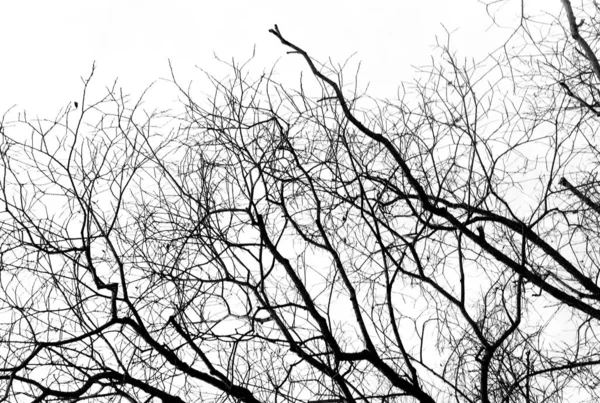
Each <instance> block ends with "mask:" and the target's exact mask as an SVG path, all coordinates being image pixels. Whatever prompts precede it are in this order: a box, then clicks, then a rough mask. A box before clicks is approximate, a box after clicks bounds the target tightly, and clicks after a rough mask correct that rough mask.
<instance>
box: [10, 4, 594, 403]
mask: <svg viewBox="0 0 600 403" xmlns="http://www.w3.org/2000/svg"><path fill="white" fill-rule="evenodd" d="M495 3H497V2H492V4H491V5H490V6H493V5H494V4H495ZM562 5H563V8H564V11H563V14H561V15H560V16H558V17H557V19H556V20H554V22H553V23H552V24H551V25H546V26H549V28H548V29H547V30H546V31H543V32H542V34H541V35H543V37H541V38H539V37H536V35H538V34H537V33H536V32H538V31H536V30H535V29H534V28H537V27H539V26H540V25H537V24H539V22H535V21H533V20H531V19H528V18H527V16H526V15H525V14H523V18H522V23H521V25H520V27H519V29H518V30H517V31H516V32H515V35H514V36H513V37H512V39H511V41H512V42H511V41H509V42H507V44H506V46H505V47H503V48H502V49H501V50H500V51H499V52H495V53H492V56H491V57H490V58H488V59H486V60H484V61H483V62H481V63H478V64H475V63H464V64H460V63H459V61H458V57H457V56H456V54H455V53H453V52H452V51H451V49H450V47H449V45H443V46H441V47H440V52H439V57H438V59H437V60H439V62H436V64H434V65H433V66H431V67H430V68H429V69H427V70H425V71H424V72H425V73H426V74H427V75H426V77H425V79H423V80H420V81H417V82H416V83H415V84H413V85H412V86H408V85H405V86H404V87H403V90H402V92H401V97H399V99H396V100H393V101H390V100H373V99H370V98H368V97H366V96H365V95H363V94H361V93H360V91H359V89H358V88H359V87H358V86H356V87H354V90H353V89H352V87H351V86H350V85H348V84H346V85H344V84H343V83H344V79H343V75H342V71H341V70H338V69H335V68H334V67H331V66H327V65H321V64H319V63H318V62H317V61H315V60H313V59H312V58H311V57H310V56H309V54H308V53H307V52H306V51H305V50H304V49H302V48H301V47H299V46H298V45H296V44H295V43H293V42H291V41H290V40H289V39H288V38H287V37H286V36H285V35H284V33H283V32H282V31H280V29H279V28H278V27H277V26H275V27H274V28H273V29H272V30H271V33H272V34H273V35H274V38H276V39H277V40H278V41H279V42H281V44H282V45H283V46H284V47H285V48H286V49H288V50H289V51H290V53H293V54H294V55H296V56H295V57H299V58H300V59H301V60H302V61H303V63H305V64H306V65H307V66H308V68H309V69H310V71H311V73H312V75H313V78H314V80H315V81H316V82H317V83H318V84H320V86H321V87H320V88H321V93H319V94H317V95H316V96H315V95H314V94H313V93H312V92H309V91H308V90H305V88H304V86H301V87H300V89H298V90H291V89H288V88H286V87H284V86H283V85H281V84H279V83H277V82H276V81H275V80H274V78H273V75H272V73H265V74H263V75H262V76H260V77H258V78H253V77H252V76H250V75H248V74H246V73H245V72H244V66H243V65H237V64H231V65H230V67H231V69H232V71H233V75H232V76H230V79H229V80H221V79H217V78H213V77H212V76H209V78H210V79H211V80H212V84H213V86H214V90H215V93H214V96H213V97H211V98H210V99H209V100H208V101H204V100H197V98H196V97H194V96H193V95H192V93H191V92H189V91H188V90H186V89H185V88H184V87H183V86H180V85H179V84H178V82H177V80H176V77H175V75H173V84H174V85H175V86H176V87H177V88H178V89H179V91H180V94H181V98H180V100H181V106H182V110H181V111H154V112H152V113H149V112H147V111H145V110H144V109H143V104H142V99H140V100H138V101H131V100H130V99H129V98H128V97H126V96H123V95H122V94H121V93H120V92H118V91H117V90H116V88H115V87H113V88H111V89H109V91H108V93H107V95H106V96H105V97H104V98H102V99H100V100H99V101H94V102H92V101H90V100H88V97H87V96H86V92H87V88H88V86H89V85H90V80H91V78H92V76H93V71H92V75H90V77H89V78H88V79H86V80H84V88H85V89H84V93H83V97H82V99H81V100H80V102H79V106H80V108H78V109H77V110H76V111H75V110H74V109H69V108H68V109H67V110H65V111H64V113H62V114H61V115H59V116H58V117H57V118H56V119H52V120H30V119H27V118H26V117H24V118H19V119H18V120H17V121H9V120H7V118H6V117H5V118H4V119H3V121H2V125H1V138H2V143H1V150H0V156H1V158H2V179H1V181H0V187H1V191H2V193H1V196H0V199H1V201H2V213H1V218H2V221H1V223H2V224H1V227H0V228H1V229H0V237H1V239H2V242H1V247H0V258H1V260H0V270H1V271H0V282H1V286H2V293H1V294H0V295H1V297H0V298H1V301H2V302H1V305H0V306H1V309H2V314H1V316H0V318H1V319H0V320H1V321H2V325H1V327H0V328H1V334H0V346H1V354H0V357H1V358H0V381H1V382H2V390H3V391H4V392H3V393H4V395H3V400H5V401H10V402H12V401H19V402H21V401H29V400H32V401H35V402H42V401H84V400H93V401H107V402H109V401H131V402H137V401H162V402H187V401H243V402H247V403H254V402H275V401H277V402H279V401H290V402H295V401H302V402H342V401H345V402H362V401H379V400H381V401H382V402H383V401H385V402H389V401H398V402H404V401H406V402H413V401H418V402H443V401H444V402H445V401H451V400H452V401H458V402H554V401H562V400H563V399H565V398H569V397H573V395H574V394H577V395H578V398H577V400H578V401H583V400H586V399H588V400H594V399H597V398H598V385H600V377H599V376H598V368H599V364H600V341H599V339H598V335H597V332H598V320H599V319H600V302H599V301H600V285H599V280H598V273H599V270H600V268H599V267H598V263H597V262H598V261H600V259H599V256H598V251H599V242H598V233H599V228H600V225H599V223H598V220H599V218H600V204H599V203H600V202H599V201H598V200H599V199H600V197H599V195H598V189H599V187H598V182H597V180H598V179H597V173H596V170H597V167H598V161H599V159H598V158H599V155H600V153H599V152H598V148H597V147H598V144H597V140H596V134H597V131H598V124H597V123H598V116H600V103H599V101H598V98H599V97H600V92H599V91H600V90H599V88H600V87H599V82H600V68H599V67H598V59H597V56H596V53H595V52H596V49H597V48H598V40H599V38H600V31H599V27H600V21H599V18H598V12H599V11H600V9H599V8H598V6H597V5H596V3H591V4H584V5H582V7H581V8H580V9H574V8H573V5H572V4H571V3H570V2H569V1H568V0H562ZM580 15H585V20H582V21H581V22H579V23H577V17H579V16H580ZM587 21H589V22H587ZM540 32H541V31H540ZM514 43H518V44H519V45H521V47H519V48H518V50H517V51H514V50H513V49H514V48H512V47H511V44H514ZM290 57H291V56H290ZM24 128H26V130H27V133H24V131H23V129H24Z"/></svg>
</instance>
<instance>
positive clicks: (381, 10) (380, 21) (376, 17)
mask: <svg viewBox="0 0 600 403" xmlns="http://www.w3.org/2000/svg"><path fill="white" fill-rule="evenodd" d="M554 2H555V3H557V5H558V3H560V2H559V1H558V0H556V1H553V3H554ZM508 3H509V4H508V5H506V6H505V7H504V8H503V9H502V10H501V15H502V16H503V17H502V22H503V23H506V25H507V27H508V28H507V29H504V30H502V29H498V28H495V27H492V28H490V26H491V20H490V18H489V17H488V16H487V14H486V9H485V6H484V5H482V4H481V3H480V2H478V1H477V0H452V1H450V0H419V1H407V0H394V1H392V0H369V1H358V0H345V1H341V0H338V1H325V0H304V1H302V2H298V1H282V0H253V1H242V0H237V1H231V0H230V1H190V0H180V1H177V0H172V1H155V0H151V1H150V0H143V1H142V0H128V1H121V0H119V1H117V0H105V1H81V0H69V1H67V0H53V1H47V0H40V1H26V0H21V1H3V2H2V3H1V5H0V15H1V16H2V23H1V24H0V38H2V63H0V111H5V110H6V109H7V108H8V107H9V106H11V105H15V104H16V105H17V109H16V111H22V110H24V109H26V110H27V112H28V113H29V114H30V116H31V115H38V114H39V115H40V116H44V117H46V116H48V114H54V113H56V112H57V111H58V110H59V109H60V108H62V107H64V106H66V104H68V103H69V102H70V101H72V100H76V99H78V98H80V97H81V89H82V86H81V80H80V77H81V76H86V75H88V74H89V72H90V70H91V66H92V63H93V62H94V61H96V64H97V74H96V78H95V80H94V85H95V86H96V87H97V88H102V87H104V86H105V85H109V84H110V83H111V82H112V81H113V80H114V79H116V78H119V86H121V87H123V88H124V90H125V91H127V92H129V93H131V94H133V95H138V94H139V93H140V92H141V90H142V89H143V88H145V87H146V86H147V85H148V84H150V83H151V82H152V81H155V80H157V79H160V78H165V77H168V75H169V71H168V59H171V60H172V62H173V64H174V66H175V68H176V71H177V72H178V75H179V77H180V78H181V80H183V81H189V80H193V79H194V77H195V76H194V75H195V74H198V73H197V72H195V70H194V66H198V67H201V68H204V69H207V70H209V71H211V72H214V73H216V74H218V73H219V71H218V69H222V66H219V65H218V64H216V63H215V61H214V56H213V54H214V53H216V54H217V55H218V56H219V57H221V58H223V59H226V60H230V59H231V58H235V59H236V60H245V59H247V58H248V57H249V56H250V55H251V54H252V50H253V49H254V46H256V54H257V56H256V58H255V61H254V65H253V66H254V67H255V68H259V69H261V70H262V69H269V68H270V67H271V66H272V64H273V63H274V62H275V61H276V60H277V59H278V58H281V57H284V56H285V49H284V47H283V46H282V45H281V44H280V43H278V42H277V40H276V39H275V38H274V37H273V36H272V35H270V34H269V33H268V29H269V28H271V27H272V26H273V24H275V23H277V24H278V25H279V27H280V29H281V31H282V32H283V33H284V35H285V36H286V37H287V38H288V39H289V40H291V41H294V42H295V43H297V44H298V45H300V46H302V47H303V48H305V50H307V51H308V52H309V53H310V54H311V55H312V56H313V57H316V58H318V59H319V60H322V61H325V60H326V59H327V58H328V57H330V58H331V59H332V60H333V61H335V62H343V61H344V60H345V59H346V58H347V57H349V56H350V55H352V54H353V53H356V56H354V59H353V60H354V61H356V62H358V61H361V62H362V66H361V75H360V77H361V82H363V83H365V84H366V83H367V82H370V89H371V91H370V94H371V95H374V96H378V97H391V96H393V94H394V93H395V90H396V88H397V86H398V84H400V82H401V81H410V80H411V77H412V75H413V71H414V68H413V67H411V66H414V65H423V64H427V63H428V62H429V57H430V55H431V53H432V50H433V45H434V44H435V41H436V36H437V37H438V38H444V37H445V31H444V26H445V27H446V28H447V29H448V30H450V31H454V33H453V36H452V38H453V39H452V42H453V43H454V47H455V49H457V50H459V51H460V54H461V55H463V56H474V57H477V58H479V57H482V56H484V55H485V54H486V53H487V52H490V51H491V50H493V49H494V48H495V47H496V46H498V45H499V44H500V43H502V41H503V40H505V39H506V37H507V36H508V35H509V33H510V25H511V24H513V25H514V21H515V20H514V19H512V20H511V17H516V16H517V15H518V7H517V6H518V3H519V2H518V1H515V0H509V1H508ZM511 21H512V22H511ZM442 24H443V26H442ZM288 61H292V59H291V56H290V57H288V58H287V59H285V60H283V61H282V62H280V63H283V64H278V66H279V68H278V70H279V71H280V72H281V68H283V67H285V68H284V70H285V73H286V74H298V73H299V68H300V65H301V63H300V60H295V61H292V63H288ZM295 63H297V64H295ZM296 65H297V66H298V70H297V71H294V68H295V66H296ZM215 70H217V71H215Z"/></svg>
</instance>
